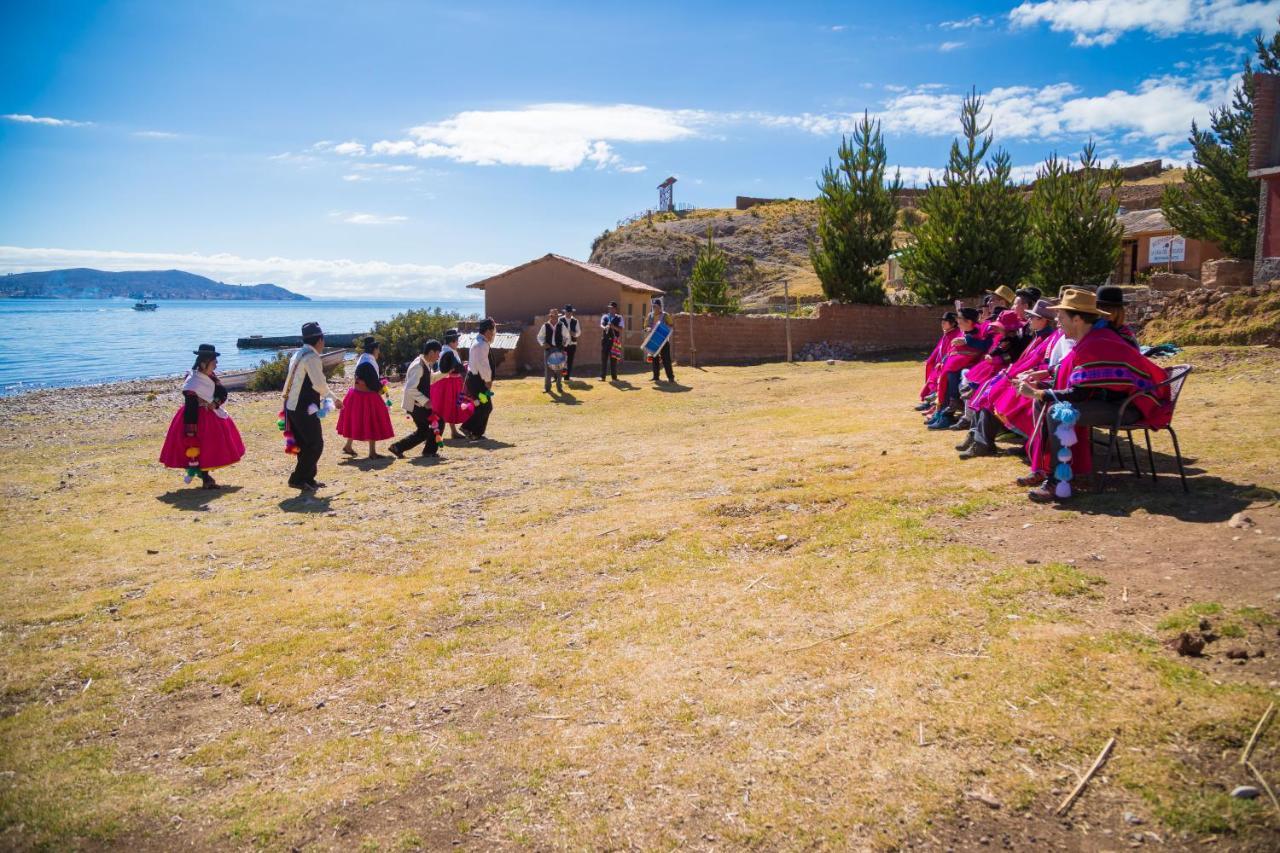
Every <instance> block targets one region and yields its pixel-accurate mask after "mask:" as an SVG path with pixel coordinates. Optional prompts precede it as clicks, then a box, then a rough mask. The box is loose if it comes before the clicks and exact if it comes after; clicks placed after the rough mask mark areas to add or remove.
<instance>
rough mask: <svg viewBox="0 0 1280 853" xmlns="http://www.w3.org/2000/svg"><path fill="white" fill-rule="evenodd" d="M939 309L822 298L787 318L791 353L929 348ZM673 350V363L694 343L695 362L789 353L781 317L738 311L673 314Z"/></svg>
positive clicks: (683, 360)
mask: <svg viewBox="0 0 1280 853" xmlns="http://www.w3.org/2000/svg"><path fill="white" fill-rule="evenodd" d="M942 311H943V309H941V308H932V307H921V306H914V305H910V306H907V305H903V306H898V305H885V306H880V305H843V304H837V303H833V302H824V303H822V304H821V305H819V306H818V313H817V316H816V317H812V318H807V317H806V318H797V317H793V318H791V348H792V353H793V354H795V353H798V352H799V351H800V348H801V347H802V346H804V345H805V344H807V343H818V342H821V341H829V342H833V343H842V344H847V345H848V346H849V347H851V348H852V349H853V351H854V352H858V353H871V352H884V351H887V350H894V349H902V348H917V349H927V348H928V347H931V346H933V344H934V343H936V342H937V339H938V335H939V326H938V318H939V317H940V316H941V315H942ZM673 326H674V328H675V333H674V336H673V337H674V343H673V350H674V353H675V358H676V362H677V363H679V364H690V363H691V362H690V359H691V358H692V356H693V352H692V347H691V345H690V344H691V341H690V338H691V337H692V345H693V347H696V348H697V363H698V364H743V363H750V362H760V361H781V360H784V359H785V358H786V357H787V321H786V318H784V317H777V316H764V317H752V316H744V315H741V314H734V315H730V316H723V317H722V316H716V315H713V314H693V315H690V314H677V315H675V316H674V318H673Z"/></svg>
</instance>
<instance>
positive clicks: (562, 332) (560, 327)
mask: <svg viewBox="0 0 1280 853" xmlns="http://www.w3.org/2000/svg"><path fill="white" fill-rule="evenodd" d="M538 343H539V344H541V345H542V393H544V394H550V393H551V378H552V377H553V376H554V377H555V380H556V393H557V394H563V393H564V386H563V385H562V384H561V380H560V377H561V371H563V370H564V366H565V362H566V361H567V360H568V356H567V355H566V354H565V350H564V348H565V346H566V345H567V344H568V343H569V328H568V326H567V325H565V322H564V320H562V319H561V318H560V310H559V309H558V308H552V309H551V310H550V311H548V312H547V322H545V323H543V324H542V328H540V329H538Z"/></svg>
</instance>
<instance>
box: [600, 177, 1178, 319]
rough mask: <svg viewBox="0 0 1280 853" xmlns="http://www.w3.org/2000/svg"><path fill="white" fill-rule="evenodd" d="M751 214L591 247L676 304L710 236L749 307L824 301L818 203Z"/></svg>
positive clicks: (675, 221) (1133, 195)
mask: <svg viewBox="0 0 1280 853" xmlns="http://www.w3.org/2000/svg"><path fill="white" fill-rule="evenodd" d="M1180 179H1181V171H1180V170H1174V169H1169V170H1165V171H1164V172H1162V173H1160V174H1158V175H1152V176H1144V177H1142V178H1140V179H1137V180H1133V181H1130V182H1126V183H1125V185H1124V186H1122V187H1121V188H1120V194H1119V195H1120V197H1119V202H1120V205H1121V206H1122V207H1125V208H1128V209H1130V210H1141V209H1147V208H1152V207H1159V205H1160V195H1161V193H1162V192H1163V190H1164V185H1165V184H1167V183H1171V182H1172V183H1176V182H1178V181H1179V180H1180ZM917 201H918V195H913V196H912V197H911V198H909V199H903V210H902V211H900V213H899V227H900V228H901V229H902V230H900V231H898V232H897V233H896V234H895V237H894V242H895V244H897V245H902V244H904V243H905V242H906V240H907V239H908V234H907V232H906V230H905V225H906V222H907V220H908V218H909V217H912V216H920V215H922V214H920V213H919V212H918V211H916V210H915V209H914V208H915V203H916V202H917ZM742 202H743V203H745V204H749V205H750V206H749V207H747V209H745V210H737V209H714V208H707V209H699V210H693V211H689V212H688V213H681V214H675V213H664V214H656V215H654V216H652V217H649V218H644V219H640V220H638V221H636V222H633V223H631V224H629V225H624V226H622V227H620V228H617V229H614V230H610V231H605V232H604V233H603V234H601V235H600V236H599V237H598V238H596V241H595V243H594V244H593V245H592V247H591V262H592V263H596V264H600V265H601V266H604V267H608V268H609V269H611V270H615V271H616V272H620V273H622V274H623V275H629V276H631V277H632V278H635V279H638V280H640V281H643V282H646V283H648V284H652V285H653V286H654V287H660V288H662V289H663V290H666V291H667V292H668V293H670V294H672V296H674V297H676V298H677V299H679V298H682V297H683V295H684V293H685V285H686V282H687V281H688V280H689V275H690V273H691V272H692V271H693V262H694V259H695V258H696V257H697V254H698V247H699V245H700V244H701V243H704V242H705V241H706V239H707V229H708V228H710V229H711V233H712V236H713V237H714V238H715V241H716V245H717V246H718V247H719V248H720V249H722V250H723V251H724V253H725V254H726V255H727V257H728V261H729V281H730V283H731V284H732V285H733V286H734V288H735V289H736V290H737V291H738V293H739V296H740V298H741V300H742V304H743V307H745V308H748V309H750V308H757V309H758V308H763V307H767V306H769V305H771V304H780V303H781V300H782V293H783V287H784V284H785V285H786V287H787V289H789V291H790V295H791V298H792V299H793V300H796V301H798V302H801V303H804V302H817V301H820V300H821V299H822V287H821V283H820V282H819V281H818V277H817V275H815V274H814V272H813V267H812V265H811V264H810V263H809V241H810V240H812V239H813V237H814V234H815V233H816V231H817V224H818V212H817V204H816V203H815V202H813V201H807V200H794V199H787V200H769V199H743V200H742Z"/></svg>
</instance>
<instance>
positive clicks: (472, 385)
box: [462, 373, 493, 436]
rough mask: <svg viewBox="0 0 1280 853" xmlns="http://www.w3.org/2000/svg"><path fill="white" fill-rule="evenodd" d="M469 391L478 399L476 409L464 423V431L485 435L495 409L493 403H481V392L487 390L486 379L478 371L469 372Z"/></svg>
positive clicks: (467, 380) (467, 382) (467, 384)
mask: <svg viewBox="0 0 1280 853" xmlns="http://www.w3.org/2000/svg"><path fill="white" fill-rule="evenodd" d="M465 383H466V389H467V393H468V394H470V395H471V396H472V397H473V398H474V399H475V401H476V410H475V411H474V412H473V413H472V414H471V417H469V418H467V422H466V423H464V424H463V425H462V429H463V431H464V432H469V433H471V434H472V435H481V436H482V435H484V431H485V429H486V428H487V427H488V426H489V414H490V413H491V412H492V411H493V403H481V402H480V392H481V391H487V390H489V389H488V388H486V387H485V384H484V380H483V379H481V378H480V374H478V373H468V374H467V378H466V380H465Z"/></svg>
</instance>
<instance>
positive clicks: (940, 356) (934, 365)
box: [920, 326, 960, 400]
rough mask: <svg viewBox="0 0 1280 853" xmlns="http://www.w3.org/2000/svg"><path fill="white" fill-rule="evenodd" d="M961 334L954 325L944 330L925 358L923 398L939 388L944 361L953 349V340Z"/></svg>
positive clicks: (921, 396)
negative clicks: (939, 378) (939, 375)
mask: <svg viewBox="0 0 1280 853" xmlns="http://www.w3.org/2000/svg"><path fill="white" fill-rule="evenodd" d="M959 334H960V330H959V329H957V328H955V327H954V326H953V327H951V328H950V329H948V330H947V331H945V332H943V333H942V337H940V338H938V343H937V344H936V345H935V346H934V348H933V352H931V353H929V357H928V358H927V359H925V362H924V387H923V388H921V389H920V399H921V400H923V399H924V398H925V397H928V396H929V395H930V394H932V393H934V392H935V391H937V390H938V389H937V387H936V385H937V382H938V373H939V371H940V370H941V368H942V362H944V361H945V360H946V358H947V353H948V352H950V351H951V341H952V340H953V339H954V338H955V337H956V335H959Z"/></svg>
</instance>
